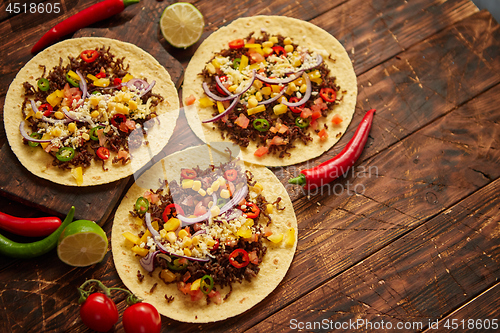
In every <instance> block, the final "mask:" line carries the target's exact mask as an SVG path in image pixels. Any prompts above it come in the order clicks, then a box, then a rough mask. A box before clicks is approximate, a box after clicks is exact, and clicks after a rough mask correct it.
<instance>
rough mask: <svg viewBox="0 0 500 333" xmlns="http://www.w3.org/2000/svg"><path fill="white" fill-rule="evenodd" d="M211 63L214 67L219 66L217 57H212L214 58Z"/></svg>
mask: <svg viewBox="0 0 500 333" xmlns="http://www.w3.org/2000/svg"><path fill="white" fill-rule="evenodd" d="M212 65H214V67H215V68H216V69H218V68H220V62H219V61H218V60H217V58H214V60H212Z"/></svg>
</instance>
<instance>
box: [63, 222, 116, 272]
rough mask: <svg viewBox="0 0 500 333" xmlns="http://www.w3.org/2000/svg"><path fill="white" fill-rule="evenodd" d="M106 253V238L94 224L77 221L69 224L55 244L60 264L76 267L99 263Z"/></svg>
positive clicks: (102, 231)
mask: <svg viewBox="0 0 500 333" xmlns="http://www.w3.org/2000/svg"><path fill="white" fill-rule="evenodd" d="M107 251H108V238H107V237H106V233H105V232H104V230H102V228H101V227H100V226H99V225H98V224H96V223H95V222H92V221H88V220H78V221H74V222H73V223H71V224H69V225H68V226H67V227H66V228H65V229H64V231H63V232H62V234H61V236H60V237H59V242H58V244H57V255H58V256H59V259H61V261H62V262H64V263H66V264H68V265H70V266H76V267H84V266H90V265H93V264H95V263H98V262H100V261H101V260H102V259H103V258H104V255H105V254H106V252H107Z"/></svg>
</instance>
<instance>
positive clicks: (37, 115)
mask: <svg viewBox="0 0 500 333" xmlns="http://www.w3.org/2000/svg"><path fill="white" fill-rule="evenodd" d="M42 117H43V112H42V111H37V112H36V113H35V118H36V119H42Z"/></svg>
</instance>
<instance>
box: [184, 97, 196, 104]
mask: <svg viewBox="0 0 500 333" xmlns="http://www.w3.org/2000/svg"><path fill="white" fill-rule="evenodd" d="M195 101H196V97H194V96H193V95H189V96H188V97H187V98H186V105H193V104H194V102H195Z"/></svg>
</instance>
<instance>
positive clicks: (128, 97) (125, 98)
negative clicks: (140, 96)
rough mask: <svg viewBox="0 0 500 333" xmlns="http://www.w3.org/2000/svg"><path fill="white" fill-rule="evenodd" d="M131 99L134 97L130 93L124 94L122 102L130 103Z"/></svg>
mask: <svg viewBox="0 0 500 333" xmlns="http://www.w3.org/2000/svg"><path fill="white" fill-rule="evenodd" d="M131 98H132V95H131V94H130V93H129V92H126V93H124V94H123V97H122V101H123V102H125V103H128V102H129V101H130V99H131Z"/></svg>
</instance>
